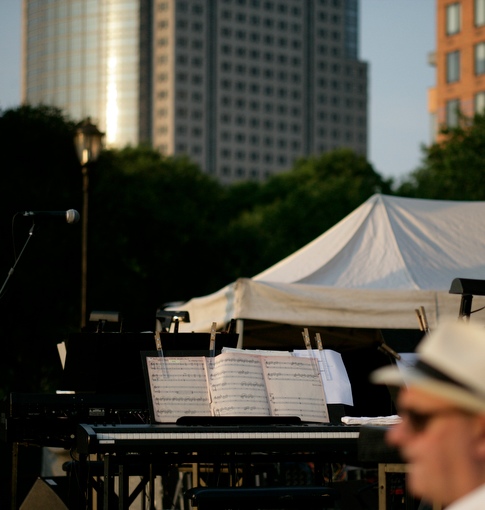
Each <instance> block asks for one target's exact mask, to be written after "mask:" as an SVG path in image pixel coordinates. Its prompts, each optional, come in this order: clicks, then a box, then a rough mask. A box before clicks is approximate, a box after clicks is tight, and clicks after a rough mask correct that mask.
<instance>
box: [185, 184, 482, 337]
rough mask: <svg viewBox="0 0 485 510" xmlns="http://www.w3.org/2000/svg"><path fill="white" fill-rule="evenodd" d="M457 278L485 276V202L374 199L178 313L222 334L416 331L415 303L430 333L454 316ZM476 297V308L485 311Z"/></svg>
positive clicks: (192, 326)
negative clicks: (258, 326)
mask: <svg viewBox="0 0 485 510" xmlns="http://www.w3.org/2000/svg"><path fill="white" fill-rule="evenodd" d="M455 278H470V279H476V280H481V279H485V202H454V201H440V200H423V199H411V198H400V197H392V196H385V195H381V194H376V195H373V196H372V197H370V198H369V199H368V200H367V201H366V202H364V203H363V204H362V205H361V206H360V207H358V208H357V209H356V210H355V211H354V212H352V213H351V214H349V215H348V216H347V217H345V218H344V219H343V220H341V221H340V222H339V223H337V224H336V225H335V226H334V227H332V228H331V229H329V230H328V231H326V232H325V233H323V234H322V235H320V236H319V237H317V238H316V239H315V240H314V241H312V242H311V243H309V244H307V245H306V246H304V247H303V248H301V249H300V250H298V251H296V252H295V253H293V254H292V255H290V256H288V257H286V258H285V259H283V260H281V261H280V262H278V263H277V264H275V265H274V266H272V267H270V268H268V269H266V270H265V271H263V272H262V273H260V274H258V275H256V276H254V277H253V278H240V279H238V280H237V281H235V282H233V283H231V284H229V285H227V286H226V287H224V288H222V289H220V290H219V291H217V292H215V293H213V294H211V295H208V296H205V297H199V298H194V299H191V300H190V301H188V302H187V303H185V304H184V305H182V306H181V307H179V309H180V310H187V311H188V312H189V314H190V321H191V322H190V323H188V324H181V326H180V331H209V330H210V327H211V324H212V322H217V325H218V328H224V327H225V326H226V324H227V323H228V322H229V321H230V320H231V319H245V320H248V319H249V320H251V321H258V322H260V323H274V324H280V325H281V324H290V325H293V326H324V327H337V328H379V329H417V328H418V322H417V319H416V314H415V309H416V308H419V307H420V306H424V308H425V310H426V313H427V317H428V321H429V324H430V327H434V326H435V325H436V323H437V320H438V318H439V317H440V316H443V315H447V316H449V315H451V316H457V315H458V311H459V306H460V299H461V296H459V295H456V294H450V293H449V289H450V286H451V282H452V281H453V279H455ZM476 299H477V303H475V300H474V308H477V307H478V306H483V305H484V304H485V300H484V299H483V298H479V297H477V298H476ZM480 301H481V302H480ZM475 304H476V306H475ZM484 313H485V312H484ZM482 315H483V314H482ZM474 320H475V319H474ZM478 320H480V319H479V318H478Z"/></svg>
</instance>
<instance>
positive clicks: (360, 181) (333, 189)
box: [228, 149, 391, 276]
mask: <svg viewBox="0 0 485 510" xmlns="http://www.w3.org/2000/svg"><path fill="white" fill-rule="evenodd" d="M378 192H381V193H391V181H385V180H383V179H382V177H381V176H379V174H377V173H376V172H375V170H374V169H373V167H372V165H370V163H368V162H367V160H366V159H365V158H364V157H363V156H359V155H357V154H355V153H354V152H353V151H351V150H347V149H341V150H337V151H333V152H330V153H326V154H323V155H321V156H319V157H310V158H302V159H301V160H299V161H297V162H296V164H295V166H294V168H293V169H292V170H291V171H289V172H287V173H283V174H279V175H276V176H274V177H273V178H271V179H269V180H268V181H267V182H266V183H264V184H263V185H262V186H261V188H260V189H259V190H257V193H256V195H255V201H254V206H253V207H252V208H246V209H245V210H243V211H241V214H240V215H239V217H238V218H237V220H235V221H234V222H233V223H232V224H231V225H230V234H229V235H228V237H230V238H232V239H233V240H234V239H240V238H241V237H242V236H244V237H245V239H246V245H247V248H245V250H244V261H245V263H243V262H244V261H243V260H242V256H241V260H240V266H239V271H240V272H241V273H242V275H246V276H253V275H255V274H256V273H258V272H260V271H262V270H264V269H266V268H267V267H268V266H269V265H272V264H274V263H276V262H277V261H279V260H280V259H281V258H283V257H285V256H287V255H289V254H291V253H293V252H294V251H296V250H297V249H299V248H301V247H302V246H304V245H305V244H306V243H308V242H310V241H312V240H313V239H314V238H315V237H317V236H318V235H320V234H322V233H323V232H325V230H327V229H328V228H330V227H332V226H333V225H334V224H335V223H337V222H338V221H340V220H341V219H342V218H343V217H344V216H346V215H347V214H349V213H350V212H351V211H353V210H354V209H355V208H356V207H358V206H359V205H360V204H362V203H363V202H364V201H365V200H366V199H367V198H369V197H370V196H371V195H373V194H374V193H378Z"/></svg>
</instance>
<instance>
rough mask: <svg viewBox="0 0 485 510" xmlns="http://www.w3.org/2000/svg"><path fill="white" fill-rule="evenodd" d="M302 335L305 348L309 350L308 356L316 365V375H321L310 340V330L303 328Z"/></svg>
mask: <svg viewBox="0 0 485 510" xmlns="http://www.w3.org/2000/svg"><path fill="white" fill-rule="evenodd" d="M301 334H302V336H303V342H305V347H306V348H307V351H308V356H309V357H310V358H311V359H313V365H314V369H315V374H318V373H319V369H318V360H317V358H316V357H315V353H314V352H313V349H312V343H311V340H310V334H309V333H308V328H303V331H302V333H301Z"/></svg>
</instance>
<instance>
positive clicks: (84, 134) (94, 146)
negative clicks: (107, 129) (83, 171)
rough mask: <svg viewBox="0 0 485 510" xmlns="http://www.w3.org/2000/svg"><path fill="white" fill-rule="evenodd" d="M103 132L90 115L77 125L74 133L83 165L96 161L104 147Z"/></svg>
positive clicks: (75, 143) (77, 150)
mask: <svg viewBox="0 0 485 510" xmlns="http://www.w3.org/2000/svg"><path fill="white" fill-rule="evenodd" d="M103 136H104V133H102V132H101V131H100V130H99V129H98V128H97V127H96V126H95V125H94V124H92V123H91V119H90V118H89V117H88V118H87V119H85V120H83V121H82V122H81V123H79V124H78V125H77V128H76V134H75V135H74V145H75V146H76V152H77V156H78V158H79V161H80V163H81V165H82V166H85V165H87V164H89V163H94V162H95V161H96V160H97V159H98V156H99V153H100V152H101V149H102V140H103Z"/></svg>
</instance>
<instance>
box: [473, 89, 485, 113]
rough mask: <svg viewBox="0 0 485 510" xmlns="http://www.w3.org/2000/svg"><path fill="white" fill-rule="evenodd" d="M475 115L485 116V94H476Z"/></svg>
mask: <svg viewBox="0 0 485 510" xmlns="http://www.w3.org/2000/svg"><path fill="white" fill-rule="evenodd" d="M475 113H476V114H479V115H483V114H485V92H478V94H475Z"/></svg>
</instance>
